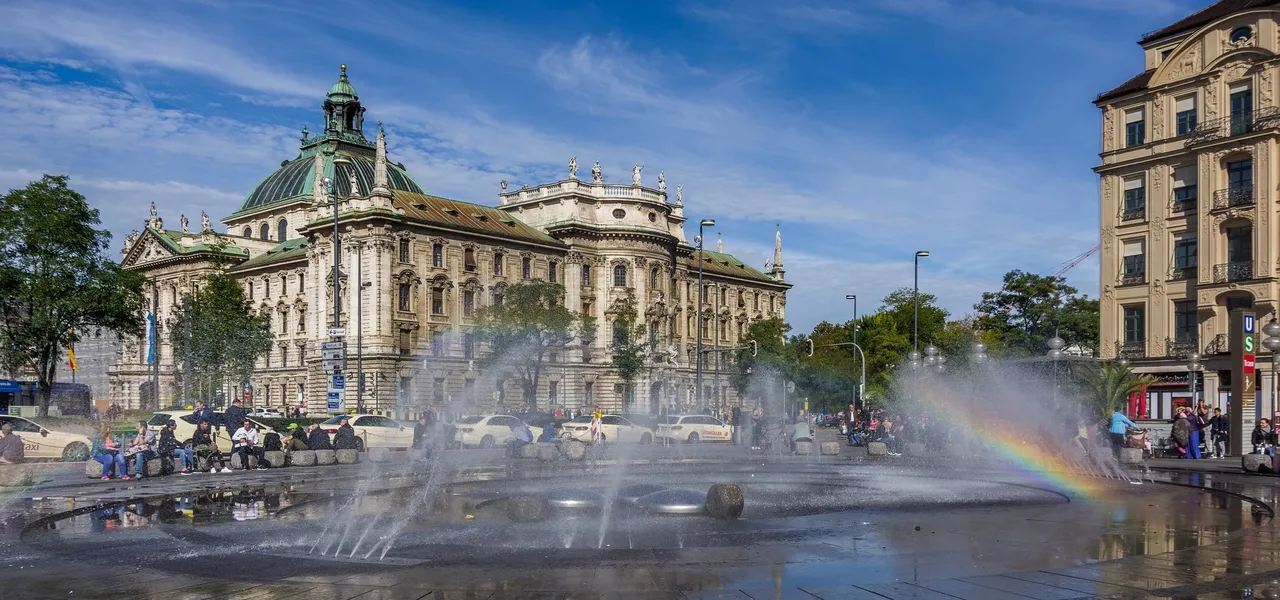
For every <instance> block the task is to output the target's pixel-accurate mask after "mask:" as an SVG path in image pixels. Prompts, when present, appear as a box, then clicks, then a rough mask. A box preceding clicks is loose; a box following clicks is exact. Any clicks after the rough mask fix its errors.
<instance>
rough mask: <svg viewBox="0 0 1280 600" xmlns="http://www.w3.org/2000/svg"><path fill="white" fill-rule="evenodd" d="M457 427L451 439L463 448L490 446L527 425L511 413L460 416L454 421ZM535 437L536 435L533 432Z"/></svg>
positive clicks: (499, 442)
mask: <svg viewBox="0 0 1280 600" xmlns="http://www.w3.org/2000/svg"><path fill="white" fill-rule="evenodd" d="M454 426H455V427H457V428H458V431H457V433H455V434H454V437H453V441H455V442H457V443H458V444H460V445H462V447H463V448H466V447H468V446H476V447H480V448H492V447H494V446H497V445H500V444H502V443H503V442H505V441H507V440H509V439H511V437H512V432H514V431H515V430H516V429H518V428H520V427H528V425H525V424H524V421H521V420H520V419H517V418H516V417H513V416H511V415H490V416H487V417H477V416H472V417H461V418H459V419H458V420H457V421H455V422H454ZM534 437H535V438H536V437H537V435H536V434H535V435H534Z"/></svg>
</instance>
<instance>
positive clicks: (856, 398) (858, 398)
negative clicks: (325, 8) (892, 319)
mask: <svg viewBox="0 0 1280 600" xmlns="http://www.w3.org/2000/svg"><path fill="white" fill-rule="evenodd" d="M844 299H845V300H853V348H854V349H855V350H857V351H858V354H861V353H862V348H860V347H859V346H858V295H857V294H848V295H846V296H845V297H844ZM861 362H862V371H863V373H866V371H867V364H866V363H867V359H866V358H863V359H861ZM862 379H863V383H862V384H859V385H858V390H857V391H856V392H854V393H853V407H854V408H861V406H862V388H863V384H865V383H866V379H867V378H866V376H865V375H864V376H863V377H862Z"/></svg>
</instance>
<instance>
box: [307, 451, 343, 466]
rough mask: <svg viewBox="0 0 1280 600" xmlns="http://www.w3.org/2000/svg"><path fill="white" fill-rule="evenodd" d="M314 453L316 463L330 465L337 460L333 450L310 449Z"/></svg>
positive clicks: (335, 452)
mask: <svg viewBox="0 0 1280 600" xmlns="http://www.w3.org/2000/svg"><path fill="white" fill-rule="evenodd" d="M312 452H315V453H316V464H317V465H332V464H336V463H337V462H338V454H337V451H335V450H312Z"/></svg>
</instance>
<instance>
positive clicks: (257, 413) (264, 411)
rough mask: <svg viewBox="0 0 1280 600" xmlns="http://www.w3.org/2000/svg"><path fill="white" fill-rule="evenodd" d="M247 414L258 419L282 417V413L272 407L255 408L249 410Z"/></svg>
mask: <svg viewBox="0 0 1280 600" xmlns="http://www.w3.org/2000/svg"><path fill="white" fill-rule="evenodd" d="M248 416H250V417H257V418H259V419H283V418H284V413H282V412H280V411H278V410H276V409H274V408H262V407H259V408H255V409H252V410H250V411H249V413H248Z"/></svg>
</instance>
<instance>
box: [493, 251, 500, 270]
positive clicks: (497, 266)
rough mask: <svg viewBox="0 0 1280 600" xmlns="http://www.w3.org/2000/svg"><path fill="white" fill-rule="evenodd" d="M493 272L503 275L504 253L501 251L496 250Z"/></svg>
mask: <svg viewBox="0 0 1280 600" xmlns="http://www.w3.org/2000/svg"><path fill="white" fill-rule="evenodd" d="M493 274H494V275H498V276H501V275H502V253H501V252H495V253H494V254H493Z"/></svg>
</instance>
